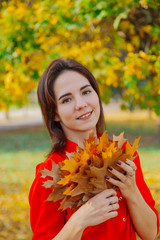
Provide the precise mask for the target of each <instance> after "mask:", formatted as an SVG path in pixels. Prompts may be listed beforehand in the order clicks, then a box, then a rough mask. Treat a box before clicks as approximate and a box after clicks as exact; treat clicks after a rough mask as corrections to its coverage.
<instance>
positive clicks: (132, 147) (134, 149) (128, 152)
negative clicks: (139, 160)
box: [125, 137, 141, 157]
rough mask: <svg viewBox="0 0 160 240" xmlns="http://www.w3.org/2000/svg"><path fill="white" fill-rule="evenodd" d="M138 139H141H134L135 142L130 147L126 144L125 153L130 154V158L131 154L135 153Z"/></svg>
mask: <svg viewBox="0 0 160 240" xmlns="http://www.w3.org/2000/svg"><path fill="white" fill-rule="evenodd" d="M140 138H141V137H139V138H136V139H135V141H134V143H133V146H131V145H130V144H129V142H127V144H126V149H125V152H126V153H127V154H130V156H131V157H132V156H133V154H134V153H135V151H136V149H137V148H138V143H139V140H140Z"/></svg>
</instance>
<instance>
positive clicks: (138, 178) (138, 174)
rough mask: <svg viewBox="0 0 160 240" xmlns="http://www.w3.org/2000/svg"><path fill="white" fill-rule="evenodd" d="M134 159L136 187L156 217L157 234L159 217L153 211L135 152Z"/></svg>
mask: <svg viewBox="0 0 160 240" xmlns="http://www.w3.org/2000/svg"><path fill="white" fill-rule="evenodd" d="M135 155H137V156H136V158H135V159H134V162H135V164H136V166H137V170H136V183H137V186H138V188H139V190H140V192H141V194H142V196H143V198H144V200H145V201H146V203H147V204H148V205H149V207H150V208H151V209H152V210H153V211H154V212H155V214H156V216H157V233H158V232H159V215H158V212H157V210H156V209H155V207H154V206H155V201H154V199H153V197H152V195H151V193H150V191H149V188H148V187H147V185H146V183H145V181H144V177H143V173H142V169H141V165H140V159H139V155H138V153H137V152H135Z"/></svg>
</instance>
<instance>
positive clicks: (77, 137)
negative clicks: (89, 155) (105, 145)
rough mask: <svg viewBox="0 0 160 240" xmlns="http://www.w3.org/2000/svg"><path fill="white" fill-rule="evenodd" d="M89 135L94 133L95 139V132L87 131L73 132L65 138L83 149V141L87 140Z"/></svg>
mask: <svg viewBox="0 0 160 240" xmlns="http://www.w3.org/2000/svg"><path fill="white" fill-rule="evenodd" d="M91 133H94V135H95V137H97V131H96V130H95V131H93V130H91V131H87V132H76V133H75V132H74V133H73V134H69V135H68V136H67V134H66V137H67V139H68V140H70V141H72V142H74V143H77V144H78V146H79V147H84V145H83V143H84V140H85V139H88V138H89V135H90V134H91Z"/></svg>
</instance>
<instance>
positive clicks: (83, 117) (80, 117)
mask: <svg viewBox="0 0 160 240" xmlns="http://www.w3.org/2000/svg"><path fill="white" fill-rule="evenodd" d="M92 112H93V111H91V112H87V113H85V114H82V115H81V116H79V117H78V118H77V119H85V118H88V117H90V116H91V115H92Z"/></svg>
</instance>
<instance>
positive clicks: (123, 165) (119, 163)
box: [117, 160, 134, 175]
mask: <svg viewBox="0 0 160 240" xmlns="http://www.w3.org/2000/svg"><path fill="white" fill-rule="evenodd" d="M117 166H119V167H120V168H122V169H123V170H124V171H126V172H127V174H128V175H132V174H133V171H134V170H133V168H132V167H131V166H130V165H128V164H126V163H125V162H122V161H119V160H118V161H117Z"/></svg>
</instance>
